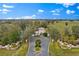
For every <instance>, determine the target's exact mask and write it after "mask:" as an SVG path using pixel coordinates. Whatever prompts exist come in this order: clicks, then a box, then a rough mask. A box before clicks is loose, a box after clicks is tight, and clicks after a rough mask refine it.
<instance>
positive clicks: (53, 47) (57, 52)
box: [49, 42, 79, 56]
mask: <svg viewBox="0 0 79 59" xmlns="http://www.w3.org/2000/svg"><path fill="white" fill-rule="evenodd" d="M49 55H51V56H52V55H54V56H79V49H78V48H73V49H61V48H60V47H59V44H58V42H51V43H50V46H49Z"/></svg>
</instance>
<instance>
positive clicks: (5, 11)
mask: <svg viewBox="0 0 79 59" xmlns="http://www.w3.org/2000/svg"><path fill="white" fill-rule="evenodd" d="M0 12H2V13H3V14H7V13H8V12H11V10H8V9H2V10H0Z"/></svg>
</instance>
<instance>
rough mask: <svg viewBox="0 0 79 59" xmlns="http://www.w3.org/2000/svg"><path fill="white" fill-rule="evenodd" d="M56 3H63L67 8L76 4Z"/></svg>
mask: <svg viewBox="0 0 79 59" xmlns="http://www.w3.org/2000/svg"><path fill="white" fill-rule="evenodd" d="M56 4H61V5H63V6H64V7H66V8H68V7H70V6H74V5H75V3H56Z"/></svg>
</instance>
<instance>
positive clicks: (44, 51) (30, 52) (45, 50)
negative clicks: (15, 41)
mask: <svg viewBox="0 0 79 59" xmlns="http://www.w3.org/2000/svg"><path fill="white" fill-rule="evenodd" d="M39 38H40V40H41V51H40V53H36V52H35V51H34V48H35V37H30V40H29V50H28V54H27V55H28V56H48V55H49V52H48V46H49V38H47V37H44V36H40V37H39Z"/></svg>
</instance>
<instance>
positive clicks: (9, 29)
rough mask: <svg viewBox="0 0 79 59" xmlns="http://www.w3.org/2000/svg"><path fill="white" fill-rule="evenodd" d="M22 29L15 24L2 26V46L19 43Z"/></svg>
mask: <svg viewBox="0 0 79 59" xmlns="http://www.w3.org/2000/svg"><path fill="white" fill-rule="evenodd" d="M19 36H20V28H19V27H18V26H16V25H15V24H6V23H5V24H1V25H0V44H2V45H6V44H11V43H15V42H17V41H19V40H20V39H19Z"/></svg>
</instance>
